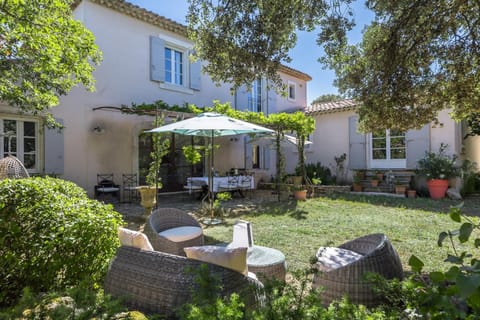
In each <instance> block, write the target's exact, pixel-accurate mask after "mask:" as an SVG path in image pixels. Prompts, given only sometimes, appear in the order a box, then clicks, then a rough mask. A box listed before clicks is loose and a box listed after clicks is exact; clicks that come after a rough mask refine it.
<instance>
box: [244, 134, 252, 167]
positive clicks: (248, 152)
mask: <svg viewBox="0 0 480 320" xmlns="http://www.w3.org/2000/svg"><path fill="white" fill-rule="evenodd" d="M243 141H244V144H245V169H252V144H251V143H250V138H249V137H248V136H245V137H244V138H243Z"/></svg>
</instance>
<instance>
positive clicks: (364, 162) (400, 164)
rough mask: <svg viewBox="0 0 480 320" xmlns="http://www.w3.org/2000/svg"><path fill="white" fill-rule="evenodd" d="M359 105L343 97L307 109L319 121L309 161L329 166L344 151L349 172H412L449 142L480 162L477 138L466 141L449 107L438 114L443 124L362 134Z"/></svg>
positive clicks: (458, 151) (455, 150)
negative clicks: (418, 128) (422, 160)
mask: <svg viewBox="0 0 480 320" xmlns="http://www.w3.org/2000/svg"><path fill="white" fill-rule="evenodd" d="M356 107H357V103H356V102H355V101H353V100H341V101H336V102H328V103H320V104H315V105H311V106H308V107H307V108H306V109H305V113H306V114H307V115H309V116H311V117H313V118H314V119H315V121H316V128H315V132H314V133H313V135H312V137H311V139H312V141H313V145H312V148H310V149H309V152H308V154H307V155H308V162H314V163H315V162H317V161H319V162H321V163H322V165H326V166H328V165H329V164H334V163H335V161H334V157H336V156H340V155H341V154H343V153H345V154H346V155H347V158H346V165H347V168H348V169H349V171H350V174H351V171H352V170H358V169H364V170H381V171H387V170H392V171H393V172H395V171H412V172H413V170H415V168H416V167H417V161H418V160H419V159H420V158H422V157H424V155H425V152H426V151H428V152H437V151H438V150H439V147H440V145H441V144H442V143H443V144H447V145H448V149H447V150H446V151H447V153H449V154H457V155H459V156H461V158H464V159H465V158H466V159H470V160H472V161H476V162H477V163H478V160H479V159H478V156H476V153H475V150H476V149H475V147H474V145H475V144H476V142H475V141H476V138H469V139H466V140H464V136H465V130H466V127H465V125H464V124H463V123H459V122H456V121H454V120H452V118H451V117H450V116H449V113H448V110H444V111H442V112H440V113H439V118H438V119H439V122H440V124H441V125H435V124H433V123H429V124H426V125H425V126H423V127H422V128H421V129H420V130H408V131H407V132H395V131H393V130H392V131H391V130H386V131H385V132H381V133H377V134H372V133H368V134H362V133H360V132H358V130H357V124H358V115H357V113H356ZM350 177H351V176H350Z"/></svg>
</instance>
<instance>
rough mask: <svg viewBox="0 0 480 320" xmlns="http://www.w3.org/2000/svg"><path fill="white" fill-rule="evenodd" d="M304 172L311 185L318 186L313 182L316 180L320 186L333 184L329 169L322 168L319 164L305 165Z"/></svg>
mask: <svg viewBox="0 0 480 320" xmlns="http://www.w3.org/2000/svg"><path fill="white" fill-rule="evenodd" d="M305 172H306V174H307V177H308V178H309V179H310V180H311V181H312V183H313V184H318V183H315V182H314V181H318V180H320V181H321V182H320V183H322V184H332V183H333V182H334V180H333V177H332V173H331V172H330V169H329V168H328V167H326V166H323V165H322V163H321V162H317V163H307V164H305Z"/></svg>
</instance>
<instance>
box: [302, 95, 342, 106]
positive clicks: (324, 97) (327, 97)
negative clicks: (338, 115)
mask: <svg viewBox="0 0 480 320" xmlns="http://www.w3.org/2000/svg"><path fill="white" fill-rule="evenodd" d="M343 99H344V98H343V97H342V96H340V95H338V94H331V93H330V94H322V95H321V96H318V97H317V98H315V100H313V101H312V103H310V104H312V105H313V104H318V103H324V102H334V101H340V100H343Z"/></svg>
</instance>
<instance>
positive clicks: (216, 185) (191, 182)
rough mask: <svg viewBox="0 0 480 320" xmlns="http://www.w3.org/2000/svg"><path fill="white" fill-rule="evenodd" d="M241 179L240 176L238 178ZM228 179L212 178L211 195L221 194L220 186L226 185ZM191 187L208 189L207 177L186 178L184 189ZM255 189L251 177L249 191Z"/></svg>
mask: <svg viewBox="0 0 480 320" xmlns="http://www.w3.org/2000/svg"><path fill="white" fill-rule="evenodd" d="M240 177H241V176H240ZM228 181H229V177H226V176H225V177H213V186H212V192H213V193H218V192H221V191H222V190H221V186H222V185H228ZM192 186H207V187H208V177H188V178H187V186H186V187H185V188H186V189H188V188H189V187H192ZM242 188H245V186H242ZM254 188H255V180H254V177H253V176H252V177H251V180H250V189H254Z"/></svg>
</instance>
